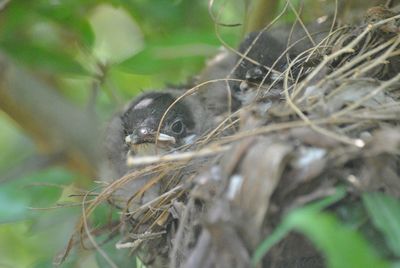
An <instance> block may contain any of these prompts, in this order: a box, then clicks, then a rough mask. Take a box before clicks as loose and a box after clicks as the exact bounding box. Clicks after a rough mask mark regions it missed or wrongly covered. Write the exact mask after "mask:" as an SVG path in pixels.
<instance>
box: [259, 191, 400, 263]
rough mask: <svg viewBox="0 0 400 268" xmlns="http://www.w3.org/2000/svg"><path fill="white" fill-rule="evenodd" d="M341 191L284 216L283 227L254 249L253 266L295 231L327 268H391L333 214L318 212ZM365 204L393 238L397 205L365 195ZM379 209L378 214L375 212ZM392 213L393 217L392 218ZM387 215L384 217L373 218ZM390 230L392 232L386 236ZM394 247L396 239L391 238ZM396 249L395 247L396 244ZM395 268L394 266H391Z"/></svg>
mask: <svg viewBox="0 0 400 268" xmlns="http://www.w3.org/2000/svg"><path fill="white" fill-rule="evenodd" d="M344 193H345V192H344V191H343V190H338V191H337V193H336V194H335V195H333V196H331V197H328V198H326V199H324V200H321V201H318V202H315V203H313V204H310V205H308V206H305V207H303V208H298V209H296V210H294V211H292V212H290V213H289V214H288V215H286V216H285V217H284V219H283V221H282V223H281V224H280V225H279V226H278V227H277V228H276V230H275V231H274V232H273V233H272V234H271V235H269V236H268V237H267V238H266V239H265V240H264V241H263V242H262V243H261V244H260V246H259V247H258V248H257V250H256V252H255V253H254V256H253V263H254V264H256V263H258V262H259V261H260V260H261V258H262V257H263V256H264V255H265V254H266V253H267V252H268V251H269V249H270V248H271V247H272V246H273V245H275V244H276V243H278V242H279V241H280V240H282V239H283V238H284V237H285V236H286V235H287V234H288V233H289V232H290V231H297V232H300V233H302V234H303V235H305V236H306V237H307V238H309V239H310V240H311V241H312V242H313V244H314V245H315V246H316V247H317V248H318V249H319V250H320V251H321V252H322V253H323V255H324V256H325V258H326V261H327V265H328V267H332V268H345V267H349V268H350V267H371V268H372V267H390V266H392V265H390V264H389V262H388V261H385V260H383V259H382V258H381V257H380V256H379V255H378V253H377V251H376V248H374V246H376V245H371V244H370V243H369V242H368V241H367V240H366V239H365V238H364V237H363V236H362V235H361V234H360V233H359V232H358V230H357V229H355V228H352V227H351V226H349V225H347V224H343V223H342V222H340V221H339V220H338V219H337V217H335V216H334V215H333V214H329V213H326V212H321V210H322V209H323V208H326V207H327V206H329V205H332V204H334V203H335V202H337V201H338V200H340V199H341V198H342V197H343V196H344ZM364 202H365V203H366V205H367V207H369V208H368V209H369V210H371V209H373V212H372V213H373V214H375V216H374V217H372V218H373V219H374V221H376V224H377V225H378V226H380V227H381V228H382V229H384V230H385V232H384V233H385V234H386V235H387V236H390V235H392V234H394V236H396V234H397V232H398V229H399V223H398V222H397V219H396V218H398V213H395V212H397V211H398V210H399V209H400V204H399V203H398V202H397V201H394V200H393V199H392V198H390V197H388V196H386V195H383V194H365V196H364ZM376 208H379V210H376ZM391 212H393V213H394V214H393V215H392V214H391ZM382 214H386V217H379V218H378V217H376V216H377V215H380V216H382ZM388 230H391V231H392V232H388ZM390 239H391V240H392V242H395V243H397V242H398V241H397V240H396V239H397V238H396V237H395V238H390ZM396 245H398V243H397V244H396ZM393 265H395V264H393Z"/></svg>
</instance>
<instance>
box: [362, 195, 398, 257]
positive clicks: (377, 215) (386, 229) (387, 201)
mask: <svg viewBox="0 0 400 268" xmlns="http://www.w3.org/2000/svg"><path fill="white" fill-rule="evenodd" d="M362 200H363V203H364V206H365V208H366V209H367V212H368V214H369V216H370V217H371V219H372V222H373V224H374V225H375V226H376V228H378V229H379V230H380V231H381V232H382V233H383V235H384V236H385V239H386V241H387V244H388V246H389V247H390V249H391V250H392V251H393V253H394V254H396V256H397V257H400V202H399V200H396V199H395V198H393V197H390V196H387V195H385V194H383V193H365V194H363V196H362Z"/></svg>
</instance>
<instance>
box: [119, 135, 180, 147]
mask: <svg viewBox="0 0 400 268" xmlns="http://www.w3.org/2000/svg"><path fill="white" fill-rule="evenodd" d="M151 140H152V143H155V140H154V136H153V135H151V136H150V135H149V136H148V137H146V139H144V137H140V136H138V135H136V134H131V135H127V136H126V137H125V143H126V144H128V145H135V144H140V143H143V141H147V142H150V141H151ZM157 141H158V142H160V143H171V144H175V143H176V140H175V138H174V137H172V136H169V135H167V134H164V133H160V134H159V135H158V137H157Z"/></svg>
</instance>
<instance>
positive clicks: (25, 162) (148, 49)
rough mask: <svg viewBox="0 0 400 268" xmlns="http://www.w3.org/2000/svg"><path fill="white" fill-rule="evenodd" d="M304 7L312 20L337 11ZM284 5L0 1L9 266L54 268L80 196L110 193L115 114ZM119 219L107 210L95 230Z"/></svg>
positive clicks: (0, 152) (73, 261) (0, 173)
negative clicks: (108, 165) (106, 176)
mask: <svg viewBox="0 0 400 268" xmlns="http://www.w3.org/2000/svg"><path fill="white" fill-rule="evenodd" d="M252 2H254V3H252ZM306 2H307V4H306V6H307V9H304V11H305V12H304V14H303V15H304V18H306V19H307V18H317V17H319V16H323V15H324V14H327V12H329V10H333V8H332V7H333V6H334V2H335V1H323V0H319V1H306ZM349 2H353V3H354V2H357V1H349ZM360 2H364V1H360ZM372 2H373V1H371V3H372ZM211 3H212V6H211V8H209V5H211ZM285 3H286V1H283V0H281V1H250V0H247V1H244V0H234V1H215V3H214V1H210V2H208V1H192V0H169V1H165V0H152V1H145V0H128V1H125V0H85V1H81V0H69V1H62V0H30V1H23V0H14V1H13V0H0V76H1V78H0V108H1V109H0V267H52V262H53V258H54V256H56V255H57V254H58V253H59V252H62V250H63V248H65V246H66V244H67V242H68V239H69V238H70V236H71V234H72V233H73V231H74V228H75V226H76V224H77V222H78V220H79V217H80V216H81V212H82V206H81V201H82V199H83V198H82V197H83V195H85V193H86V192H87V190H88V189H91V190H93V191H94V192H96V191H98V189H99V187H100V186H101V185H100V184H99V183H98V182H97V178H96V172H95V170H96V167H97V163H98V151H97V150H98V148H96V144H97V143H96V140H97V139H98V137H99V136H100V135H99V133H101V131H102V129H103V128H104V126H105V125H106V122H107V120H108V119H109V118H110V117H111V116H112V114H113V113H114V112H115V111H116V110H118V108H120V107H121V106H122V105H123V104H124V103H126V102H127V101H128V100H129V99H131V98H133V97H134V96H135V95H136V94H138V93H140V92H141V91H142V90H146V89H160V88H163V87H166V85H184V84H186V83H187V82H188V81H190V80H191V79H193V78H194V77H195V75H196V73H198V72H199V71H200V70H201V69H202V68H203V67H204V66H205V63H206V60H207V59H208V58H210V57H211V56H213V55H215V54H216V53H217V52H218V49H219V48H220V47H221V46H222V45H229V46H232V47H236V46H237V44H238V42H239V40H240V39H241V38H242V36H243V34H244V33H245V32H249V31H251V30H254V29H258V28H259V27H260V25H264V24H265V23H266V22H268V21H271V20H272V19H273V17H274V16H275V15H276V13H277V11H279V10H280V9H281V8H282V6H283V5H284V4H285ZM292 3H293V5H295V6H296V7H297V6H299V5H300V3H302V5H304V3H303V1H292ZM261 6H262V7H263V8H262V9H260V7H261ZM257 10H262V11H263V13H261V15H260V14H257V12H256V11H257ZM260 17H261V19H260ZM294 18H295V15H294V14H293V13H288V14H285V16H283V17H282V19H283V20H284V21H286V22H290V21H293V20H294ZM113 219H118V214H117V213H115V212H112V211H111V210H110V208H109V207H107V206H106V205H104V207H101V208H100V209H97V210H96V212H95V215H94V216H93V218H92V219H91V225H92V226H94V227H96V226H107V224H108V223H109V222H112V220H113ZM98 236H99V237H100V240H101V241H108V240H110V242H109V243H106V244H105V245H104V248H105V249H106V250H107V253H108V254H109V255H110V257H112V258H113V260H114V261H115V262H116V263H118V264H119V265H121V267H132V265H133V264H132V263H133V262H132V259H129V257H128V256H129V252H127V251H117V250H115V249H114V244H115V243H113V242H112V239H115V238H112V237H111V238H109V237H108V232H106V231H105V232H104V234H102V233H99V234H98ZM114 242H115V241H114ZM63 267H107V265H106V264H105V262H104V260H103V258H102V257H101V256H100V253H99V252H97V251H82V252H81V251H79V252H76V251H74V252H73V253H72V254H71V256H70V257H69V258H68V259H67V261H66V262H65V264H64V265H63Z"/></svg>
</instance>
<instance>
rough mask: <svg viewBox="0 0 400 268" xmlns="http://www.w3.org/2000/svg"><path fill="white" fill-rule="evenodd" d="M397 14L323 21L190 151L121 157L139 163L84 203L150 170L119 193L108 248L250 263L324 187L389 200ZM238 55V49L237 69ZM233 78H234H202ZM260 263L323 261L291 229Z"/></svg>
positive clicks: (399, 88)
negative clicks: (150, 193)
mask: <svg viewBox="0 0 400 268" xmlns="http://www.w3.org/2000/svg"><path fill="white" fill-rule="evenodd" d="M399 17H400V16H399V15H396V14H394V15H393V16H391V17H384V18H378V19H376V18H375V17H374V18H373V19H369V20H367V23H365V24H362V25H358V26H351V27H350V26H340V27H339V26H337V27H332V28H331V29H330V31H329V32H328V33H327V34H325V35H324V37H323V38H321V39H320V41H319V42H317V43H315V44H314V45H313V46H310V47H309V48H308V49H305V50H303V51H302V52H301V53H299V54H297V56H296V57H295V58H292V59H291V60H290V63H289V64H287V66H286V67H285V69H284V70H283V71H282V72H280V73H279V75H278V76H277V78H276V79H275V80H273V81H272V82H271V81H269V82H268V83H267V82H265V83H264V81H261V82H258V83H255V84H253V85H252V87H251V89H249V90H250V91H251V92H252V96H253V97H252V99H251V101H248V102H247V103H246V104H245V105H243V106H242V107H241V108H240V109H239V110H237V111H236V112H234V113H232V114H230V115H227V116H226V117H224V118H223V119H222V120H221V121H220V122H221V123H220V124H219V125H218V127H216V128H215V129H213V130H212V131H210V132H207V133H205V134H204V137H203V138H202V139H200V140H199V141H198V142H197V144H196V145H195V146H193V147H192V148H189V149H187V150H183V151H181V152H180V153H175V154H171V155H165V156H155V157H148V158H141V159H130V160H128V161H130V162H129V164H130V165H132V166H135V165H138V164H140V166H141V168H137V169H136V170H135V171H134V172H132V173H131V174H128V175H127V176H125V177H123V178H121V179H120V180H118V181H115V182H114V183H113V184H111V185H109V186H108V187H107V188H106V190H105V191H104V192H103V193H102V194H101V195H100V196H99V197H98V199H97V201H96V202H95V203H94V204H93V205H92V206H91V207H89V209H88V210H89V211H90V210H92V209H94V208H95V206H96V204H98V203H99V202H101V201H102V200H105V199H106V198H108V197H110V195H111V194H112V193H113V192H115V191H116V189H118V188H121V187H124V185H126V184H127V183H129V181H130V180H134V179H135V177H137V176H140V175H141V174H144V173H152V174H154V177H153V179H152V180H151V181H149V182H148V183H147V185H146V186H145V187H143V188H142V189H141V190H140V191H139V192H138V193H132V196H131V198H129V199H127V198H126V197H121V198H122V199H123V200H122V202H125V204H126V206H125V208H124V209H123V213H122V218H121V221H122V222H123V225H124V234H123V236H124V237H123V239H122V240H121V241H120V242H119V243H118V244H117V247H119V248H124V249H128V250H130V251H131V252H134V253H136V254H138V256H139V257H140V258H141V259H142V261H143V262H144V263H145V264H147V265H148V267H164V266H168V265H170V267H249V266H250V258H251V256H252V254H253V253H254V250H255V249H256V247H257V245H259V243H260V242H261V240H262V239H263V238H264V237H266V236H268V234H270V233H271V232H272V231H273V229H274V228H275V227H276V226H277V225H278V224H279V222H280V220H281V219H282V216H283V215H284V214H285V213H286V212H288V211H289V210H291V209H293V208H296V207H301V206H302V205H304V204H306V203H309V202H311V201H313V200H317V199H320V198H323V197H326V196H329V195H331V194H332V193H334V192H335V188H336V187H337V186H338V185H342V186H343V185H344V186H345V188H346V198H345V200H344V201H342V202H343V204H345V203H346V202H352V201H354V200H357V199H358V198H359V195H360V193H362V192H365V191H372V190H379V191H383V192H386V193H389V194H391V195H393V196H396V197H400V171H399V167H400V158H399V153H400V126H399V124H400V74H399V71H400V45H399V44H400V34H399V32H400V30H399V29H400V28H399V26H398V19H399ZM262 34H263V32H260V33H259V35H262ZM250 47H251V46H250ZM246 57H247V55H246V53H242V55H241V56H240V57H239V58H238V61H236V62H235V63H236V66H239V65H240V62H242V61H245V60H246ZM253 60H255V61H256V62H255V64H257V59H253ZM238 62H239V63H238ZM233 68H235V67H233ZM229 71H230V72H228V73H234V70H233V69H231V70H229ZM267 75H270V74H267ZM267 75H266V77H267ZM266 77H265V78H266ZM237 80H243V81H245V77H233V78H232V76H229V75H228V76H226V77H221V79H220V80H218V81H216V80H213V81H210V82H209V83H208V84H212V83H217V82H218V83H221V81H237ZM264 80H265V79H264ZM223 83H224V84H225V82H223ZM205 84H207V82H206V83H205ZM203 86H204V83H203ZM199 88H200V86H199V85H197V86H195V87H193V88H192V89H191V90H192V91H196V90H199ZM277 96H278V97H277ZM143 166H144V167H143ZM199 166H200V168H198V167H199ZM156 183H159V184H161V185H162V189H163V191H162V192H163V194H161V195H160V196H159V197H158V198H157V199H155V200H153V201H150V202H148V203H146V204H143V205H142V206H141V207H135V208H132V207H131V206H130V205H129V204H130V203H131V202H132V200H134V199H135V198H138V197H140V196H141V194H143V192H145V191H146V190H148V189H149V188H150V187H151V186H152V185H154V184H156ZM118 198H119V197H118V196H113V199H114V201H115V199H118ZM120 201H121V200H119V202H120ZM330 209H331V210H332V211H334V210H335V208H330ZM262 263H263V265H262V266H263V267H300V266H299V265H301V264H302V265H303V266H304V267H322V266H323V265H324V259H323V258H322V257H321V255H320V254H319V253H318V252H317V251H316V250H315V249H314V247H313V246H312V245H311V244H310V243H309V242H308V241H307V240H306V239H304V238H303V237H301V236H300V235H296V234H290V235H288V236H287V237H286V238H285V239H284V240H283V241H282V242H280V243H279V244H277V245H276V246H275V247H273V248H272V249H271V250H270V251H269V253H268V254H267V255H266V256H265V257H264V258H263V260H262Z"/></svg>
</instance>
